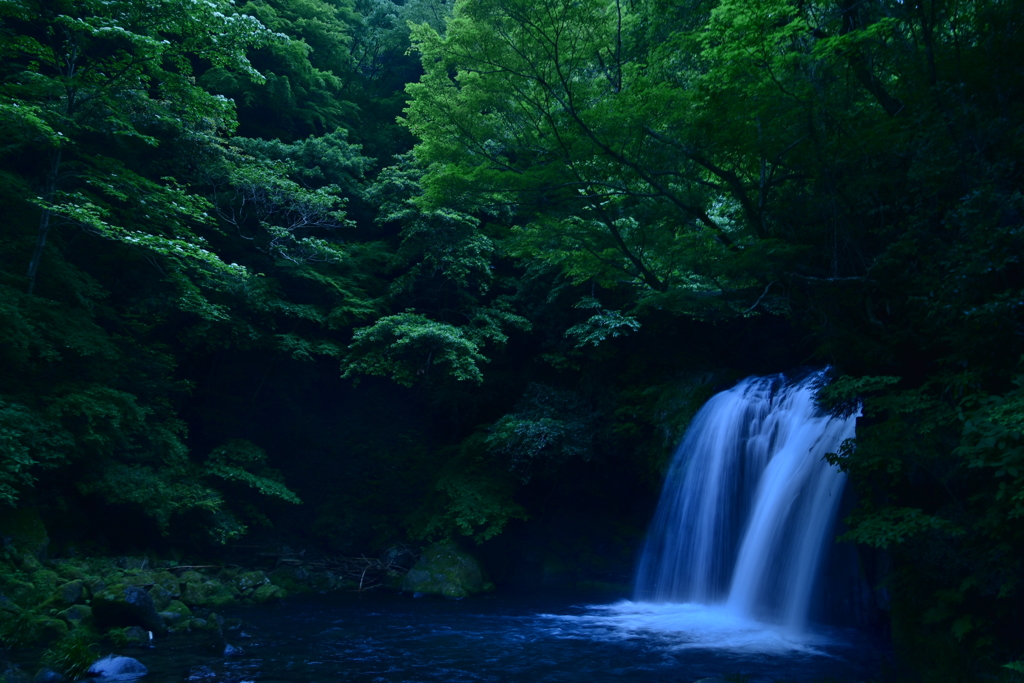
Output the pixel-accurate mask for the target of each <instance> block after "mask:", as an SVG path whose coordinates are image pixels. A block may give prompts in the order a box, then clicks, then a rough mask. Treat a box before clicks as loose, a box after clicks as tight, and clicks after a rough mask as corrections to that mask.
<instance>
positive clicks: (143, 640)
mask: <svg viewBox="0 0 1024 683" xmlns="http://www.w3.org/2000/svg"><path fill="white" fill-rule="evenodd" d="M123 637H124V641H125V644H126V645H134V646H136V647H149V646H150V645H152V644H153V636H151V635H150V631H147V630H146V629H144V628H142V627H141V626H129V627H128V628H126V629H125V630H124V634H123Z"/></svg>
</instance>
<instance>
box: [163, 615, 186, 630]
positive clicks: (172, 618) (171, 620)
mask: <svg viewBox="0 0 1024 683" xmlns="http://www.w3.org/2000/svg"><path fill="white" fill-rule="evenodd" d="M157 614H158V615H159V616H160V618H161V619H163V620H164V625H165V626H167V627H171V626H174V625H175V624H177V623H178V622H180V621H181V620H182V619H184V618H185V615H184V614H181V613H180V612H157Z"/></svg>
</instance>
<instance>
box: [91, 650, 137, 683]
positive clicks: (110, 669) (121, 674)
mask: <svg viewBox="0 0 1024 683" xmlns="http://www.w3.org/2000/svg"><path fill="white" fill-rule="evenodd" d="M148 673H149V669H147V668H146V666H145V665H144V664H143V663H142V662H140V661H139V660H137V659H132V658H131V657H119V656H117V655H107V656H106V657H104V658H103V659H98V660H96V661H95V662H93V663H92V666H90V667H89V672H88V673H87V674H86V676H89V677H91V678H96V679H97V680H99V681H103V682H105V681H133V680H135V679H136V678H141V677H142V676H145V675H146V674H148Z"/></svg>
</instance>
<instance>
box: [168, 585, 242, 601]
mask: <svg viewBox="0 0 1024 683" xmlns="http://www.w3.org/2000/svg"><path fill="white" fill-rule="evenodd" d="M237 598H238V591H237V590H235V588H234V587H232V586H225V585H224V584H223V583H220V582H219V581H203V582H202V583H192V582H190V583H187V584H185V588H184V590H182V592H181V601H182V602H184V603H185V604H186V605H196V606H199V607H223V606H224V605H230V604H231V603H233V602H234V601H235V600H236V599H237Z"/></svg>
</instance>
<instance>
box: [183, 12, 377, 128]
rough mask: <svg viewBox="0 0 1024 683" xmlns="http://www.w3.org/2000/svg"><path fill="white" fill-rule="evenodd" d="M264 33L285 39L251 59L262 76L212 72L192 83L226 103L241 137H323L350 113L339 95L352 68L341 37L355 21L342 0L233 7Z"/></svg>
mask: <svg viewBox="0 0 1024 683" xmlns="http://www.w3.org/2000/svg"><path fill="white" fill-rule="evenodd" d="M238 11H240V12H241V13H243V14H244V15H247V16H249V17H253V18H255V19H257V20H259V22H260V23H261V24H263V25H264V26H266V27H267V28H268V29H269V30H271V31H273V32H275V33H277V34H278V35H281V36H287V37H288V38H289V39H290V40H277V41H272V42H269V43H267V44H265V45H263V46H261V48H260V49H259V50H257V51H255V53H253V54H252V57H251V58H252V61H253V65H254V66H255V68H257V69H258V70H259V71H260V73H261V74H263V76H264V77H263V78H261V79H259V80H254V79H250V78H247V77H246V75H245V74H244V73H240V72H238V71H237V70H233V69H229V68H213V69H210V70H208V71H206V72H205V73H204V74H203V75H202V77H201V78H200V79H199V84H200V85H202V86H204V87H205V88H207V89H208V90H210V91H211V92H215V93H219V94H221V95H225V96H227V97H230V98H232V99H233V100H234V101H235V102H236V103H237V105H238V108H239V118H240V121H241V126H242V130H241V132H242V134H243V135H250V136H259V137H265V138H271V137H283V138H285V139H286V140H289V141H291V140H296V139H299V138H303V137H306V136H308V135H310V134H315V135H323V134H325V133H329V132H331V131H333V130H335V129H336V128H338V127H339V126H343V125H345V123H346V121H347V120H348V119H350V118H351V116H352V115H353V113H354V109H355V107H354V105H353V103H352V102H351V101H350V96H349V95H348V93H347V92H346V86H348V84H349V83H348V81H350V79H351V78H352V71H353V69H354V66H355V65H354V64H353V60H352V56H351V53H350V49H351V48H350V39H349V33H350V31H351V27H352V26H353V24H355V23H356V22H357V17H356V16H355V14H354V12H353V9H352V4H351V2H345V1H344V0H333V1H325V0H286V1H282V0H252V1H250V2H246V3H244V4H241V5H240V6H239V10H238Z"/></svg>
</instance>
